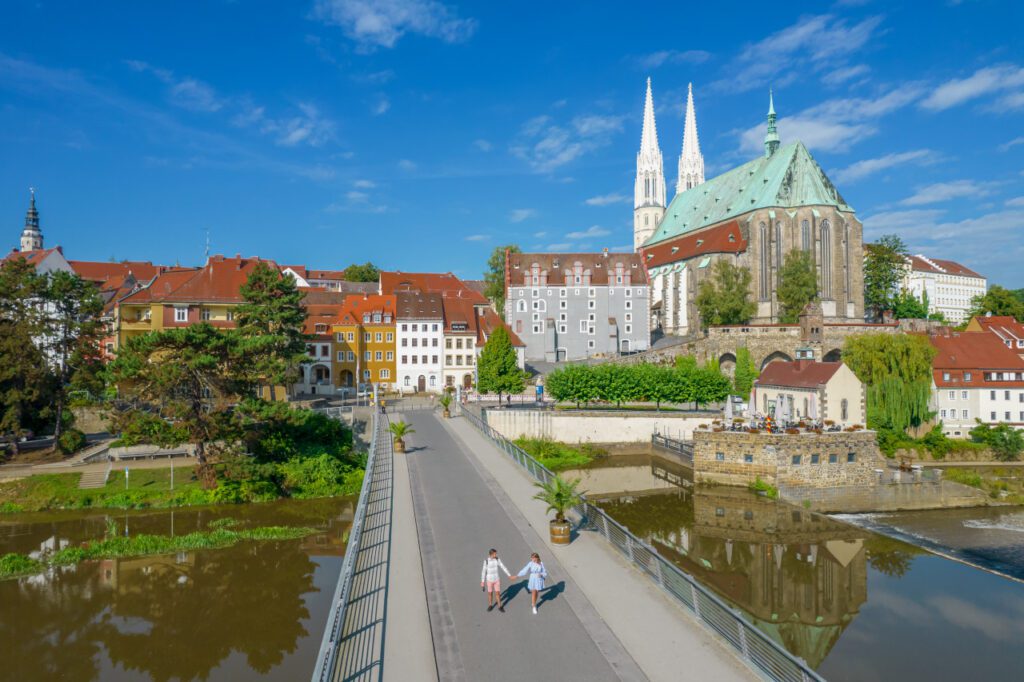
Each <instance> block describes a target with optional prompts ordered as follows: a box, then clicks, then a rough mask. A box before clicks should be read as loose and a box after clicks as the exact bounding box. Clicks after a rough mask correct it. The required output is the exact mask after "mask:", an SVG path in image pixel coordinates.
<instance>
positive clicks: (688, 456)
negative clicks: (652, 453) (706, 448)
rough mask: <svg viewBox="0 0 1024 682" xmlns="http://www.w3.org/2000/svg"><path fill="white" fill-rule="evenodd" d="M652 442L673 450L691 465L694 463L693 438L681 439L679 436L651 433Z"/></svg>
mask: <svg viewBox="0 0 1024 682" xmlns="http://www.w3.org/2000/svg"><path fill="white" fill-rule="evenodd" d="M651 444H652V445H657V446H660V447H663V448H665V449H666V450H671V451H672V452H675V453H677V454H678V455H679V456H680V457H682V458H683V459H685V460H686V461H688V462H689V463H690V464H691V465H692V464H693V441H692V440H679V439H678V438H669V437H668V436H663V435H661V434H660V433H655V434H652V435H651Z"/></svg>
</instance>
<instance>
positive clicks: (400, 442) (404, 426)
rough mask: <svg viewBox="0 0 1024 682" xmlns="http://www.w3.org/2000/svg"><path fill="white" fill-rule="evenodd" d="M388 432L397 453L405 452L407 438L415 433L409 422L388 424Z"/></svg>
mask: <svg viewBox="0 0 1024 682" xmlns="http://www.w3.org/2000/svg"><path fill="white" fill-rule="evenodd" d="M388 431H390V432H391V437H392V438H393V439H394V445H395V452H405V437H406V436H408V435H409V434H410V433H415V431H413V428H412V424H410V423H409V422H391V423H390V424H388Z"/></svg>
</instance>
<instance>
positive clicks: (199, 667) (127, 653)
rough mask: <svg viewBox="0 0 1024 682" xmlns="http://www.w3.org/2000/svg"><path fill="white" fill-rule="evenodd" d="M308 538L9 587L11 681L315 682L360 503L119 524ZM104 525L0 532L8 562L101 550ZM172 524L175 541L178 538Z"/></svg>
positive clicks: (107, 565)
mask: <svg viewBox="0 0 1024 682" xmlns="http://www.w3.org/2000/svg"><path fill="white" fill-rule="evenodd" d="M225 516H231V517H232V518H235V519H237V520H238V521H239V525H240V526H242V527H254V526H261V525H306V526H312V527H316V528H319V529H321V531H322V532H321V533H319V534H317V535H314V536H311V537H308V538H305V539H304V540H294V541H276V542H243V543H240V544H238V545H236V546H234V547H229V548H225V549H218V550H202V551H197V552H182V553H179V554H177V555H174V556H155V557H144V558H139V559H120V560H106V561H94V562H85V563H82V564H80V565H78V566H73V567H67V568H64V569H58V570H54V571H52V572H49V573H46V574H43V575H37V576H30V577H27V578H22V579H19V580H8V581H3V582H0V641H2V642H4V649H5V650H8V651H9V653H10V654H11V655H5V656H4V657H3V660H4V663H3V665H2V666H0V679H3V680H20V681H24V682H30V681H33V680H53V679H61V680H135V679H153V680H159V681H163V680H172V679H173V680H193V679H203V680H219V679H223V680H228V679H254V678H264V679H282V680H285V679H300V678H308V676H309V675H310V674H311V671H312V665H313V659H314V657H315V653H316V650H317V647H318V646H319V639H320V634H321V632H320V630H319V628H320V627H322V623H323V622H325V614H326V609H327V603H326V602H327V600H329V599H330V596H331V592H332V589H333V581H334V579H335V577H336V574H337V570H338V568H339V566H340V558H341V556H342V554H343V553H344V543H345V541H346V540H347V533H348V527H349V521H350V519H351V501H348V500H316V501H308V502H297V501H296V502H279V503H272V504H267V505H254V506H250V507H229V508H225V507H221V508H217V509H199V510H186V511H176V512H173V513H172V512H159V513H146V514H138V513H137V514H129V515H119V516H114V517H111V518H113V519H114V521H115V523H116V524H117V526H118V532H119V533H125V532H126V528H127V534H135V533H139V532H148V533H171V532H174V533H176V534H181V533H187V532H191V531H192V530H195V529H198V528H205V527H207V525H208V524H209V522H210V521H213V520H215V519H217V518H222V517H225ZM106 520H107V517H105V516H102V515H96V514H90V515H69V514H59V515H52V516H49V517H44V516H39V515H35V518H30V517H26V518H21V517H19V518H18V519H17V520H13V519H12V518H10V517H8V518H7V519H4V520H3V521H0V553H4V552H8V551H19V552H30V551H34V550H39V549H43V548H48V547H60V546H63V545H66V544H69V543H71V544H74V543H78V542H81V541H82V540H85V539H89V538H97V537H102V535H103V533H104V531H105V528H106ZM172 524H173V531H172V530H171V528H172Z"/></svg>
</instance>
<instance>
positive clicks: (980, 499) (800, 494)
mask: <svg viewBox="0 0 1024 682" xmlns="http://www.w3.org/2000/svg"><path fill="white" fill-rule="evenodd" d="M779 494H780V496H781V497H782V498H783V499H784V500H786V501H787V502H792V503H793V504H800V505H803V506H805V507H806V508H807V509H811V510H814V511H818V512H846V513H850V514H854V513H861V512H887V511H910V510H916V509H951V508H954V507H983V506H986V505H988V504H989V499H988V497H987V496H986V495H985V493H983V492H981V491H980V490H978V489H976V488H971V487H969V486H966V485H961V484H960V483H954V482H953V481H916V482H912V483H885V484H881V485H868V486H849V487H836V488H820V487H814V488H812V487H804V486H792V487H790V486H782V487H780V488H779Z"/></svg>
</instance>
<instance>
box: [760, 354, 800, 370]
mask: <svg viewBox="0 0 1024 682" xmlns="http://www.w3.org/2000/svg"><path fill="white" fill-rule="evenodd" d="M776 360H781V361H782V362H793V358H791V357H790V356H789V355H788V354H787V353H783V352H782V351H781V350H777V351H775V352H774V353H772V354H770V355H769V356H768V357H766V358H765V359H764V360H763V361H762V362H761V369H762V370H764V368H765V367H767V366H768V365H770V364H771V363H773V362H775V361H776Z"/></svg>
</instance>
